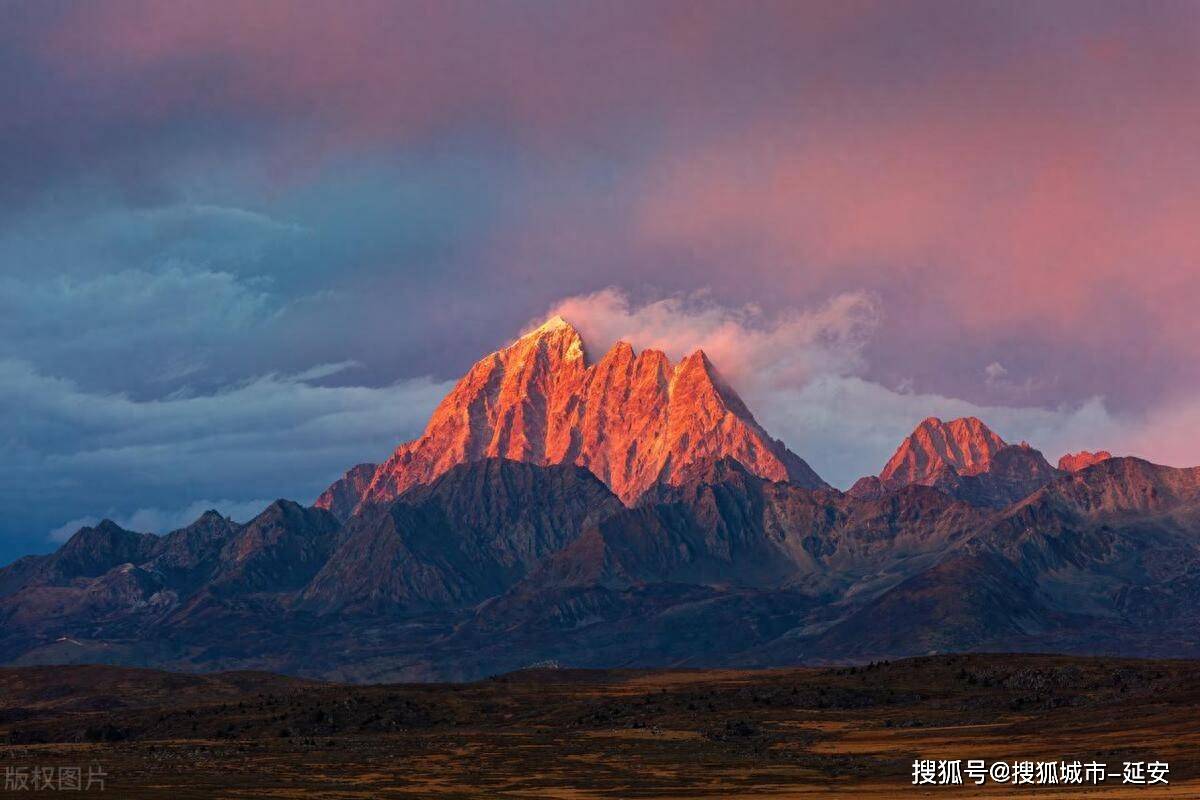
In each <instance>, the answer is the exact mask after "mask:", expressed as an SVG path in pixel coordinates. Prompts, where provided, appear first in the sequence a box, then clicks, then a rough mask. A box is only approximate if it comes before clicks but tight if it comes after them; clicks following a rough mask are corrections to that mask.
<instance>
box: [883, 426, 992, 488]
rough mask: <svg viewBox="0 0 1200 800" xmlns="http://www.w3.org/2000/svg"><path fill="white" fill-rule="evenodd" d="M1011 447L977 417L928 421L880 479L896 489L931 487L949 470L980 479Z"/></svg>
mask: <svg viewBox="0 0 1200 800" xmlns="http://www.w3.org/2000/svg"><path fill="white" fill-rule="evenodd" d="M1007 446H1008V445H1007V443H1006V442H1005V441H1004V440H1003V439H1001V438H1000V437H999V436H997V435H996V434H995V432H993V431H992V429H991V428H989V427H988V426H987V425H985V424H984V423H983V421H982V420H980V419H978V418H977V417H960V418H958V419H952V420H950V421H949V422H943V421H942V420H940V419H938V418H937V417H927V418H926V419H924V420H922V421H921V423H920V424H919V425H917V427H916V429H915V430H914V431H913V432H912V433H911V434H909V436H908V438H907V439H905V440H904V441H903V442H901V444H900V447H899V448H897V450H896V452H895V454H893V455H892V457H891V459H890V460H889V461H888V463H887V465H886V466H884V468H883V471H882V472H880V473H879V478H880V480H882V481H883V482H884V483H886V484H892V485H904V484H909V483H929V482H930V481H932V480H934V479H935V478H936V476H937V475H938V474H939V473H941V472H943V471H944V470H946V469H947V468H949V469H951V470H953V471H954V472H955V473H956V474H959V475H977V474H979V473H980V472H984V471H986V470H987V469H988V467H989V466H990V465H991V461H992V457H993V456H994V455H995V454H996V453H997V452H999V451H1000V450H1001V449H1003V448H1005V447H1007Z"/></svg>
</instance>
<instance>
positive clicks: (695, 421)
mask: <svg viewBox="0 0 1200 800" xmlns="http://www.w3.org/2000/svg"><path fill="white" fill-rule="evenodd" d="M725 456H728V457H731V458H735V459H737V460H738V461H739V462H741V463H742V464H743V465H744V466H745V467H746V468H747V469H749V470H750V471H751V472H753V473H755V474H757V475H759V476H761V477H765V478H769V479H771V480H793V481H795V482H797V483H799V484H800V485H802V486H806V487H809V488H817V487H823V486H825V485H826V484H825V482H824V481H822V480H821V479H820V478H819V477H818V476H817V475H816V473H815V472H813V471H812V469H811V468H810V467H809V466H808V465H807V464H805V463H804V461H803V460H802V459H800V458H799V457H798V456H796V455H795V454H794V453H791V452H789V451H788V450H787V448H786V447H785V446H784V445H783V444H782V443H781V442H778V441H776V440H774V439H772V438H771V437H770V436H769V435H768V434H767V433H766V431H764V430H763V429H762V428H761V427H760V426H759V425H758V423H757V422H756V421H755V420H754V417H753V416H752V415H751V414H750V412H749V410H748V409H747V408H746V406H745V404H744V403H743V402H742V401H741V399H740V398H739V397H738V396H737V393H736V392H734V391H733V389H732V388H730V387H729V385H728V384H726V383H725V382H724V381H723V380H722V379H721V377H720V374H719V372H718V371H717V370H716V368H715V367H714V366H713V364H712V362H711V361H710V360H709V358H708V356H707V355H706V354H705V353H704V351H702V350H697V351H695V352H693V353H692V354H690V355H689V356H687V357H686V358H684V359H683V360H682V361H680V362H679V363H678V364H675V365H672V364H671V363H670V361H669V360H668V359H667V357H666V356H665V355H663V353H661V352H660V351H657V350H644V351H642V352H641V353H640V354H635V353H634V351H633V347H632V346H631V345H630V344H629V343H627V342H617V343H616V344H615V345H613V347H612V348H611V349H610V350H609V351H608V353H606V354H605V355H604V356H603V357H602V358H601V359H600V360H599V361H598V362H596V363H595V364H588V363H587V361H586V359H585V358H584V346H583V341H582V339H581V338H580V336H579V334H578V332H577V331H576V330H575V329H574V328H573V327H571V325H570V323H568V322H567V321H566V320H564V319H563V318H562V317H559V316H555V317H551V318H550V319H549V320H547V321H546V322H545V323H543V324H542V325H541V326H539V327H538V328H535V329H534V330H532V331H530V332H529V333H527V334H525V335H524V336H522V337H521V338H520V339H517V340H516V341H515V342H513V343H512V344H511V345H509V346H508V347H507V348H505V349H503V350H499V351H496V352H495V353H493V354H491V355H489V356H487V357H486V358H484V359H482V360H481V361H479V362H477V363H476V364H475V366H473V367H472V368H471V369H470V371H468V373H467V375H466V376H464V377H463V378H462V379H461V380H460V381H459V382H458V384H457V385H456V386H455V387H454V389H453V390H451V392H450V393H449V394H448V395H447V396H446V397H445V399H443V400H442V402H441V403H440V404H439V406H438V408H437V410H436V411H435V412H434V415H433V417H432V418H431V419H430V421H429V424H428V425H427V426H426V429H425V433H424V435H423V436H422V437H421V438H420V439H417V440H415V441H412V442H408V443H406V444H403V445H401V446H400V447H399V448H398V449H397V450H396V451H395V453H393V455H392V457H391V458H390V459H389V460H388V461H387V462H385V463H384V464H383V465H382V466H381V467H380V468H379V469H378V470H377V471H376V472H375V474H374V475H373V477H372V478H371V480H370V484H369V486H367V488H366V490H365V491H364V492H362V493H361V494H360V495H359V497H360V498H361V501H362V502H367V503H384V502H388V501H390V500H392V499H394V498H396V497H398V496H400V495H401V494H402V493H404V492H405V491H407V490H408V489H410V488H412V487H414V486H418V485H422V484H428V483H430V482H431V481H433V480H434V479H436V478H437V477H438V476H439V475H441V474H442V473H444V472H445V471H446V470H448V469H450V468H451V467H453V466H455V465H456V464H461V463H464V462H469V461H477V460H480V459H484V458H507V459H511V460H514V461H524V462H527V463H532V464H537V465H539V466H547V465H552V464H575V465H578V466H581V467H586V468H587V469H589V470H591V472H592V473H593V474H594V475H596V477H598V478H600V480H602V481H603V482H604V483H606V484H607V485H608V486H609V487H610V488H611V489H612V490H613V491H614V492H615V493H616V494H617V495H618V496H619V497H620V498H621V499H622V500H623V501H625V502H627V503H629V502H632V501H633V500H635V499H636V498H637V497H638V496H639V495H641V494H642V493H643V492H644V491H645V490H646V489H647V488H649V487H650V486H651V485H653V484H654V483H656V482H658V481H665V482H668V483H671V482H675V481H677V480H678V479H679V478H680V476H682V475H683V474H684V473H685V472H690V470H691V468H693V467H694V466H695V464H696V463H697V462H708V461H712V460H715V459H718V458H721V457H725ZM331 500H332V498H327V499H326V500H325V501H323V503H330V502H331Z"/></svg>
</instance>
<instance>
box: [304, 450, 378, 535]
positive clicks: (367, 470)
mask: <svg viewBox="0 0 1200 800" xmlns="http://www.w3.org/2000/svg"><path fill="white" fill-rule="evenodd" d="M378 468H379V465H378V464H358V465H356V466H354V467H351V468H350V469H349V470H347V471H346V474H345V475H343V476H342V477H340V478H338V479H337V480H336V481H334V482H333V483H331V484H330V485H329V488H328V489H326V490H325V491H324V492H321V496H320V497H318V498H317V501H316V502H315V503H313V507H314V508H323V509H325V510H326V511H328V512H329V513H331V514H333V515H334V516H335V517H337V518H338V520H339V521H340V522H345V521H346V520H348V519H349V518H350V515H351V514H353V513H354V509H355V507H356V506H357V505H358V502H359V501H360V500H361V499H362V496H363V494H364V493H365V492H366V491H367V487H368V486H370V485H371V479H372V478H374V477H375V470H377V469H378Z"/></svg>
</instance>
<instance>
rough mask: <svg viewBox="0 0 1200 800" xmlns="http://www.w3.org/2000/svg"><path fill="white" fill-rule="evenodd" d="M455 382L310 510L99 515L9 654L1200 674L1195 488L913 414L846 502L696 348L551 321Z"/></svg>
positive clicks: (1187, 475)
mask: <svg viewBox="0 0 1200 800" xmlns="http://www.w3.org/2000/svg"><path fill="white" fill-rule="evenodd" d="M480 365H483V366H480ZM475 373H478V374H475ZM472 374H473V375H474V377H472V375H468V377H467V378H464V380H463V381H462V382H460V384H459V386H458V387H456V388H455V390H454V392H452V394H451V395H450V398H448V399H447V401H446V402H444V403H443V404H442V406H441V407H440V408H439V411H438V413H437V414H435V416H434V419H433V420H432V421H431V423H430V426H429V428H428V429H427V431H426V434H425V436H424V437H422V439H419V440H417V441H416V442H412V443H409V444H407V445H402V446H401V447H400V448H399V449H398V450H397V453H396V455H394V456H393V457H392V459H389V461H388V462H387V463H385V464H384V465H383V466H381V467H379V468H375V467H373V466H371V465H360V466H358V467H355V468H354V469H353V470H351V471H350V472H349V473H347V475H346V477H345V478H343V479H342V480H341V481H339V482H338V483H336V484H334V486H332V487H330V490H329V491H327V492H326V493H325V494H324V495H322V499H321V501H320V502H319V503H318V505H317V506H315V507H312V508H304V507H302V506H300V505H298V504H296V503H292V502H289V501H285V500H280V501H277V502H276V503H273V504H272V505H271V506H269V507H268V508H267V509H265V510H264V511H263V512H262V513H261V514H260V515H259V516H258V517H256V518H255V519H254V520H251V521H250V522H249V523H247V524H245V525H239V524H237V523H234V522H231V521H230V520H228V519H224V518H222V517H221V516H220V515H219V514H216V513H215V512H209V513H206V514H204V515H202V516H201V517H200V518H199V519H198V520H197V521H196V522H195V523H193V524H192V525H190V526H188V527H187V528H184V529H181V530H178V531H174V532H172V533H170V534H167V535H166V536H161V537H159V536H154V535H150V534H142V533H136V532H132V531H127V530H123V529H122V528H120V527H119V526H117V525H115V524H113V523H111V522H107V521H106V522H104V523H101V524H99V525H97V526H95V527H89V528H84V529H81V530H80V531H79V532H78V533H76V534H75V536H73V537H72V538H71V539H70V540H69V541H68V542H67V543H66V544H64V545H63V547H62V548H60V550H59V551H58V552H56V553H53V554H50V555H47V556H36V557H28V558H25V559H21V560H19V561H17V562H15V563H14V564H12V565H9V566H8V567H5V568H3V569H0V653H3V654H4V660H5V661H6V662H8V663H63V662H83V661H107V662H116V663H127V664H139V665H153V666H162V667H170V668H177V669H188V670H201V669H203V670H207V669H228V668H257V669H271V670H279V671H284V672H290V673H295V674H302V675H310V676H319V677H327V678H337V679H348V680H364V681H368V680H396V679H433V678H452V679H459V678H473V677H479V676H482V675H486V674H489V673H494V672H499V671H504V670H509V669H514V668H519V667H522V666H525V665H528V664H530V663H534V662H538V661H543V660H554V661H557V662H558V663H560V664H565V665H570V666H581V667H583V666H596V667H599V666H606V667H612V666H665V665H674V666H680V665H691V666H712V665H743V666H745V665H783V664H796V663H820V662H826V661H843V660H869V659H879V658H889V657H895V656H902V655H912V654H920V653H927V652H932V651H949V650H971V649H974V650H1057V651H1065V652H1077V653H1112V654H1135V653H1136V654H1139V655H1146V654H1150V655H1163V656H1196V655H1200V636H1198V635H1197V633H1196V632H1197V631H1200V628H1198V627H1197V625H1196V623H1197V622H1200V535H1197V531H1198V530H1200V469H1190V470H1180V469H1172V468H1168V467H1161V466H1156V465H1153V464H1150V463H1148V462H1145V461H1141V460H1139V459H1134V458H1104V459H1100V460H1095V459H1092V460H1093V461H1094V463H1090V464H1089V465H1083V464H1081V463H1077V462H1075V461H1071V462H1069V463H1070V466H1071V467H1073V469H1070V470H1067V469H1064V470H1056V469H1054V468H1053V467H1050V466H1049V464H1048V463H1046V461H1045V459H1044V458H1042V457H1041V454H1040V453H1038V452H1037V451H1036V450H1033V449H1032V448H1030V447H1029V446H1028V445H1024V444H1021V445H1015V446H1013V445H1008V444H1007V443H1005V442H1004V441H1003V440H1002V439H1001V438H1000V437H999V436H997V435H996V434H994V433H993V432H991V431H990V430H988V429H987V426H986V425H984V424H983V423H982V422H980V421H978V420H972V419H966V420H954V421H950V422H946V423H943V422H941V421H939V420H935V419H932V418H931V419H930V420H926V421H925V422H923V423H922V424H921V425H920V426H918V428H917V430H916V431H914V433H913V435H912V436H910V437H909V438H908V439H907V440H905V442H904V443H902V444H901V447H900V448H899V449H898V450H897V453H896V455H895V456H894V457H893V458H892V459H891V460H890V461H889V463H888V465H886V466H885V468H884V470H883V471H882V472H881V473H880V475H879V476H875V477H873V478H870V479H864V481H860V483H859V484H858V485H856V486H855V487H854V489H853V490H851V491H850V492H846V493H843V492H839V491H837V490H835V489H832V488H830V487H828V486H826V485H825V484H824V483H823V482H822V481H820V479H819V478H816V476H815V474H810V473H811V470H808V468H807V466H806V465H805V466H804V467H803V468H801V466H800V465H803V461H801V460H800V459H799V458H798V457H796V456H794V455H792V454H790V453H789V452H788V451H787V450H786V448H783V447H782V445H779V444H778V443H777V442H775V441H774V440H772V439H771V438H770V437H769V436H768V435H767V434H766V433H765V432H763V431H762V429H761V428H760V427H759V426H758V425H757V423H755V422H754V420H753V417H752V416H751V415H750V413H749V411H748V410H746V409H745V407H744V404H742V403H741V401H740V400H738V399H737V397H736V395H735V394H734V393H733V392H732V390H730V389H729V388H728V387H727V386H725V385H724V384H723V383H722V382H721V381H720V379H719V377H718V376H717V373H716V372H715V370H714V369H713V368H712V366H711V364H709V363H708V362H707V359H706V358H705V357H704V356H703V354H698V355H695V356H692V357H690V359H685V360H684V362H681V363H680V364H678V365H675V366H671V365H669V364H668V363H667V362H666V359H665V357H661V358H660V356H659V355H653V354H651V355H647V353H642V354H641V355H634V354H633V352H632V350H631V349H628V348H627V347H625V346H621V345H618V346H617V347H614V348H613V350H612V351H610V353H609V354H608V355H606V356H604V357H603V358H602V359H601V360H600V361H598V362H596V363H595V364H593V365H590V366H589V365H588V363H587V362H586V360H585V358H584V355H583V351H582V344H581V343H580V342H579V341H578V336H577V335H576V334H574V332H573V330H572V329H570V327H569V326H567V325H566V324H565V323H562V322H561V321H552V322H551V323H550V324H548V325H547V326H543V327H542V328H540V329H538V330H537V331H534V332H533V333H532V334H530V335H529V336H526V337H523V338H522V339H520V340H518V341H517V342H516V343H514V344H513V345H512V346H511V347H509V348H506V349H505V350H502V351H498V352H497V353H496V354H493V355H492V356H489V357H488V358H487V359H484V360H483V361H481V362H480V364H478V365H476V367H475V368H473V370H472ZM639 375H641V376H643V377H645V376H649V378H648V379H647V380H645V381H643V380H641V379H640V378H638V376H639ZM570 397H575V398H576V400H575V401H574V402H571V401H570ZM451 398H454V401H453V402H451ZM585 401H586V402H585ZM460 403H462V404H465V405H461V406H460V405H458V404H460ZM551 408H552V409H555V410H554V412H553V413H550V412H548V411H547V409H551ZM622 409H626V410H628V413H629V418H628V419H626V420H620V419H616V418H614V417H613V415H614V414H616V413H617V412H618V411H620V410H622ZM568 410H569V413H568ZM630 420H636V424H635V423H634V422H631V421H630ZM568 423H569V424H568ZM556 426H557V427H556ZM555 431H557V432H555ZM643 436H645V437H648V438H643ZM643 441H648V442H650V443H651V444H652V447H649V448H647V449H642V448H641V447H640V446H639V445H640V443H642V442H643ZM564 442H565V443H566V444H565V446H564V444H563V443H564ZM435 444H436V445H437V446H436V447H435ZM446 453H449V454H450V455H451V456H452V457H447V458H444V459H443V458H442V457H441V454H446ZM1064 463H1068V462H1066V460H1064ZM410 469H411V470H412V471H411V472H408V471H406V470H410ZM651 475H652V476H653V477H652V478H651V477H649V476H651ZM393 493H394V495H395V496H393Z"/></svg>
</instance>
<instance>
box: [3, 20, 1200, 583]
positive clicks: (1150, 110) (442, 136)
mask: <svg viewBox="0 0 1200 800" xmlns="http://www.w3.org/2000/svg"><path fill="white" fill-rule="evenodd" d="M0 15H2V18H3V19H4V20H5V23H4V25H3V26H0V72H2V74H3V75H4V76H5V79H4V80H3V81H0V108H3V109H4V111H3V114H0V414H3V416H4V418H5V419H6V423H7V424H6V425H5V426H4V429H3V434H0V503H3V506H4V508H5V510H6V513H5V514H4V515H3V516H2V518H0V562H6V561H8V560H11V559H12V558H15V557H17V556H19V555H21V554H23V553H33V552H44V551H47V550H49V549H52V548H53V547H55V546H56V545H57V543H59V542H61V541H62V540H63V539H64V538H65V537H67V536H69V535H70V533H71V532H72V531H74V530H75V529H76V528H77V527H79V526H80V525H82V524H88V523H89V522H92V521H95V520H97V519H99V518H101V517H110V518H113V519H115V520H117V521H118V522H121V523H122V524H126V525H128V526H130V527H133V528H135V529H138V530H150V531H155V532H164V531H166V530H170V529H171V528H173V527H178V526H181V525H183V524H186V523H187V522H189V521H191V519H193V518H194V517H196V516H198V514H199V513H200V512H201V511H203V510H205V509H207V508H210V507H214V508H217V509H218V510H220V511H222V512H223V513H226V514H229V515H232V516H233V517H234V518H235V519H246V518H249V517H250V516H252V515H253V514H254V513H255V512H256V511H257V510H258V509H260V508H262V507H263V506H264V505H266V503H267V502H269V501H270V500H271V499H274V498H276V497H289V498H294V499H297V500H300V501H302V502H310V501H311V500H312V499H313V498H315V496H316V495H317V494H318V493H319V491H320V490H321V489H322V488H323V487H324V486H325V485H326V484H327V483H328V482H329V481H331V480H332V479H333V478H335V477H336V476H337V475H339V474H340V473H341V472H342V471H344V470H345V469H346V468H348V467H350V466H352V465H353V464H355V463H358V462H361V461H369V460H379V459H382V458H384V457H385V456H386V455H387V454H388V453H389V452H390V451H391V450H392V449H393V448H394V446H395V445H396V444H397V443H399V442H400V441H403V440H405V439H408V438H412V437H414V436H415V435H417V434H419V432H420V430H421V429H422V427H423V425H424V422H425V420H426V419H427V417H428V414H429V412H430V411H431V410H432V408H433V406H434V405H435V404H436V402H437V400H438V399H439V398H440V397H441V396H442V394H444V392H445V391H446V390H447V389H448V386H449V385H450V382H452V381H453V380H454V379H455V378H456V377H458V376H459V375H461V374H462V373H463V372H464V371H465V370H466V368H467V367H469V365H470V364H471V363H472V362H473V361H474V360H475V359H477V358H478V357H480V356H481V355H483V354H485V353H487V352H489V351H491V350H494V349H496V348H498V347H500V346H502V345H504V344H505V343H506V342H507V341H509V340H510V339H512V338H513V337H514V336H516V335H517V334H519V333H520V332H521V331H522V330H524V329H525V328H526V327H528V326H529V325H531V324H536V323H537V322H538V321H540V320H541V319H544V318H545V317H546V316H548V315H549V314H551V313H554V312H561V313H563V314H564V316H566V317H567V318H568V319H569V320H570V321H572V322H573V323H574V324H575V325H576V326H577V327H578V328H579V329H580V331H581V332H582V333H583V335H584V338H585V342H586V343H587V346H588V349H589V351H591V352H594V353H599V352H602V350H603V349H604V348H606V347H607V345H608V344H610V343H611V342H612V341H615V340H616V339H618V338H626V339H628V340H630V341H632V343H633V344H634V345H635V346H636V347H639V348H640V347H650V346H655V347H661V348H663V349H665V350H666V351H667V352H668V353H669V354H671V355H673V356H675V357H679V356H681V355H683V354H685V353H687V352H690V351H691V350H692V349H695V348H697V347H703V348H704V349H705V350H706V351H707V352H708V353H709V355H710V357H712V359H713V361H714V362H715V363H716V365H717V367H718V369H719V370H721V372H722V373H724V374H725V375H726V376H727V377H728V378H729V380H730V381H731V382H732V383H733V385H734V386H735V387H736V388H737V389H738V390H739V392H740V393H741V394H742V395H743V396H744V397H745V399H746V400H747V402H748V404H749V405H750V407H751V408H752V409H753V410H754V411H755V413H756V415H757V416H758V418H759V421H760V422H762V423H763V424H764V426H765V427H767V429H768V430H769V431H770V432H771V433H772V434H774V435H775V436H777V437H780V438H782V439H784V440H785V441H786V442H787V444H788V445H789V446H790V447H791V448H792V449H793V450H795V451H796V452H798V453H799V454H801V455H802V456H803V457H804V458H805V459H806V460H807V461H809V463H810V464H812V466H813V467H814V468H815V469H816V470H817V471H818V472H819V473H820V474H821V475H822V476H824V477H825V478H826V479H827V480H829V481H831V482H832V483H834V484H836V485H839V486H843V487H845V486H848V485H849V484H850V483H851V482H853V480H854V478H856V477H857V476H859V475H862V474H867V473H874V472H877V471H878V470H879V468H880V467H881V466H882V464H883V462H884V461H885V460H886V458H887V456H888V455H889V454H890V452H891V451H892V450H893V449H894V447H895V446H896V444H897V443H898V442H899V440H900V439H901V438H902V437H903V436H905V435H906V434H907V433H908V432H909V431H910V430H911V429H912V427H913V426H914V425H915V424H916V423H917V422H919V421H920V420H921V419H923V418H924V417H926V416H929V415H938V416H942V417H945V418H949V417H954V416H961V415H965V414H976V415H978V416H980V417H981V418H983V419H984V420H985V421H986V422H988V423H989V424H990V425H991V426H992V427H993V428H995V429H996V431H997V432H998V433H1000V434H1001V435H1002V436H1004V437H1005V438H1006V439H1008V440H1010V441H1019V440H1021V439H1027V440H1028V441H1030V442H1031V443H1032V444H1034V445H1035V446H1037V447H1039V448H1040V449H1042V450H1043V451H1044V452H1045V454H1046V455H1047V457H1048V458H1050V460H1051V461H1054V460H1056V459H1057V458H1058V456H1059V455H1061V454H1062V453H1063V452H1066V451H1067V450H1078V449H1082V448H1088V449H1095V448H1101V447H1104V448H1108V449H1110V450H1112V451H1113V452H1116V453H1120V454H1127V453H1128V454H1138V455H1142V456H1145V457H1147V458H1150V459H1152V460H1155V461H1158V462H1160V463H1167V464H1173V465H1179V466H1182V465H1192V464H1198V463H1200V424H1198V423H1200V401H1198V400H1197V392H1196V389H1197V388H1198V386H1200V358H1198V356H1200V352H1198V350H1200V315H1198V314H1197V313H1196V306H1197V303H1198V301H1200V225H1197V224H1196V220H1197V219H1200V145H1198V144H1197V143H1198V142H1200V104H1198V103H1196V102H1195V99H1196V97H1198V96H1200V5H1197V4H1195V3H1191V2H1180V3H1173V2H1168V1H1166V0H1164V2H1157V3H1153V4H1147V3H1142V2H1137V3H1132V2H1131V3H1123V2H1084V3H1077V2H1070V1H1069V0H1063V1H1062V2H1055V3H1035V2H971V1H968V0H954V1H953V2H951V1H949V0H947V1H946V2H905V1H904V0H889V1H888V2H879V3H876V2H856V1H855V0H838V2H805V3H795V2H780V3H776V2H769V1H768V0H761V1H759V2H750V3H745V2H732V1H726V2H705V1H704V0H687V1H686V2H672V0H661V2H655V3H644V2H629V3H626V2H619V1H618V0H609V1H607V2H595V3H589V2H573V3H560V2H529V1H528V0H521V2H505V1H504V0H492V1H490V2H486V3H480V2H452V1H449V0H439V2H433V3H422V2H392V1H391V0H389V1H388V2H372V1H371V0H349V1H348V2H331V1H330V2H325V1H323V0H316V1H315V2H309V3H296V2H292V3H283V2H274V1H273V0H256V1H255V2H227V1H222V0H217V1H216V2H206V3H177V2H168V1H167V0H162V1H160V2H143V0H120V1H119V2H105V1H104V0H96V1H95V2H82V3H66V2H58V1H57V0H45V1H44V2H38V3H32V2H11V0H0Z"/></svg>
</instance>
